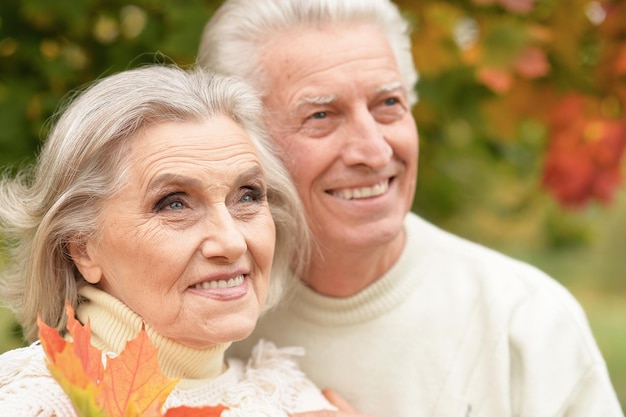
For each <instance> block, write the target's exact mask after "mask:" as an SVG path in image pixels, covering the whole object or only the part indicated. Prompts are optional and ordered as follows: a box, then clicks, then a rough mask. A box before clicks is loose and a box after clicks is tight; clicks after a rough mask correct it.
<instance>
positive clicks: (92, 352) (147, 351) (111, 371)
mask: <svg viewBox="0 0 626 417" xmlns="http://www.w3.org/2000/svg"><path fill="white" fill-rule="evenodd" d="M66 312H67V315H68V325H67V327H68V331H69V334H70V336H71V339H72V341H67V340H65V339H63V338H62V337H61V336H60V335H59V333H58V332H57V331H56V330H55V329H52V328H51V327H49V326H48V325H47V324H45V323H44V322H43V321H42V320H41V319H38V322H37V323H38V325H39V339H40V340H41V345H42V347H43V350H44V352H45V353H46V356H47V358H48V363H47V365H48V369H49V370H50V373H51V374H52V376H53V377H54V378H55V379H56V380H57V381H58V382H59V384H60V385H61V387H62V388H63V390H64V391H65V393H66V394H67V395H68V397H69V398H70V399H71V401H72V404H73V405H74V409H75V410H76V413H77V414H78V416H80V417H164V416H166V417H181V416H187V417H219V416H220V415H221V413H222V411H223V410H226V409H227V407H224V406H221V405H219V406H209V407H198V408H190V407H176V408H171V409H169V410H167V413H166V414H165V415H164V414H163V413H162V412H161V409H162V407H163V404H165V400H166V399H167V396H168V395H169V394H170V392H171V391H172V390H173V389H174V386H175V385H176V384H177V383H178V379H175V378H168V377H166V376H165V375H164V374H163V373H162V372H161V370H160V369H159V363H158V355H157V350H156V348H155V347H154V346H153V345H152V343H150V340H149V339H148V335H147V334H146V331H145V330H144V329H142V330H141V332H140V333H139V335H138V336H137V338H136V339H134V340H131V341H129V342H128V343H127V344H126V346H125V348H124V350H122V352H120V354H119V355H118V356H116V357H114V358H109V357H106V356H103V354H102V351H100V350H99V349H97V348H96V347H94V346H93V345H92V344H91V326H90V323H89V322H87V324H86V325H85V326H83V325H82V324H81V323H79V322H78V320H76V319H75V318H74V310H73V309H72V307H71V306H70V305H69V303H66ZM105 359H106V365H105V363H104V362H103V360H105Z"/></svg>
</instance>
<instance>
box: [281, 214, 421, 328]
mask: <svg viewBox="0 0 626 417" xmlns="http://www.w3.org/2000/svg"><path fill="white" fill-rule="evenodd" d="M424 224H425V222H424V221H423V220H422V219H420V218H419V217H417V216H416V215H414V214H412V213H409V215H408V216H407V218H406V220H405V230H406V233H407V237H406V242H405V245H404V248H403V250H402V253H401V255H400V258H399V259H398V261H397V262H396V263H395V264H394V265H393V267H392V268H391V269H390V270H389V271H387V273H386V274H385V275H383V276H382V277H380V278H379V279H378V280H376V281H374V282H373V283H372V284H371V285H369V286H368V287H366V288H365V289H363V290H362V291H360V292H359V293H357V294H355V295H353V296H351V297H342V298H336V297H328V296H325V295H321V294H319V293H317V292H315V291H313V290H312V289H311V288H309V287H308V286H306V285H305V284H303V283H302V282H301V281H299V280H298V282H297V284H296V285H295V289H294V294H293V298H291V297H290V298H289V300H293V302H290V301H287V306H288V307H287V308H288V309H289V311H290V312H292V313H294V314H296V315H298V316H300V317H302V318H304V319H305V320H307V321H310V322H313V323H317V324H319V325H322V326H333V325H335V326H338V325H348V324H355V323H359V322H364V321H367V320H371V319H373V318H375V317H378V316H380V315H381V314H384V313H386V312H388V311H390V310H392V309H393V308H395V307H397V306H398V304H400V303H402V302H403V301H405V300H406V299H407V298H408V297H409V296H410V294H411V293H412V292H413V290H414V289H415V288H416V287H417V286H418V285H419V284H420V279H419V275H418V274H417V273H416V272H415V271H416V270H418V269H419V268H420V266H421V265H420V264H421V262H420V261H419V260H418V259H416V257H415V254H416V253H419V251H423V250H424V245H427V244H428V243H427V238H426V237H425V236H421V235H420V234H419V233H416V232H415V231H416V229H417V228H418V227H421V226H422V225H424ZM421 228H422V229H423V227H421Z"/></svg>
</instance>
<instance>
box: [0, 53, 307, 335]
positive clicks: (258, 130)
mask: <svg viewBox="0 0 626 417" xmlns="http://www.w3.org/2000/svg"><path fill="white" fill-rule="evenodd" d="M59 114H61V116H60V118H59V119H58V122H57V123H56V124H55V126H54V127H53V129H52V131H51V133H50V135H49V137H48V139H47V141H46V142H45V144H44V146H43V148H42V150H41V153H40V154H39V156H38V160H37V163H36V164H35V165H34V166H33V167H32V168H31V169H29V170H27V171H23V172H22V173H20V174H18V175H17V176H16V177H13V178H11V177H10V176H9V175H4V176H3V178H2V179H0V236H1V237H2V239H3V243H4V245H5V249H6V255H7V256H6V258H5V260H6V262H5V263H6V265H5V266H4V268H3V269H2V271H1V275H0V291H1V292H2V296H3V300H4V302H5V304H6V306H8V307H9V308H10V309H12V310H13V311H14V312H15V315H16V318H17V320H18V322H19V323H20V324H21V326H22V328H23V330H24V337H25V339H26V340H27V341H33V340H35V339H36V338H37V315H40V317H41V318H42V320H43V321H44V322H45V323H47V324H48V325H50V326H53V327H56V328H57V329H59V330H63V329H64V328H65V325H66V317H65V301H66V300H68V301H69V302H70V304H71V305H72V306H73V307H74V308H76V307H77V304H78V302H79V298H78V288H79V287H80V286H82V285H86V282H85V281H84V280H83V279H82V277H81V275H80V273H79V272H78V270H77V269H76V267H75V265H74V263H73V262H72V260H71V258H70V256H69V253H68V243H69V242H71V241H75V242H78V243H80V242H81V241H84V240H85V239H86V238H88V237H90V236H97V234H98V233H99V227H102V226H101V225H100V224H99V212H100V210H101V207H102V205H103V203H104V201H105V200H106V199H107V198H108V197H109V196H111V195H113V194H114V193H115V192H116V190H118V189H119V188H120V186H121V184H122V183H123V181H124V171H125V169H126V167H125V163H124V161H125V159H124V150H125V149H126V146H125V145H124V144H125V143H127V141H128V140H131V139H132V138H133V137H134V136H135V135H137V134H138V133H139V132H141V131H142V129H145V128H147V127H149V126H153V125H155V124H158V123H163V122H186V121H200V120H205V119H208V118H211V117H213V116H216V115H225V116H227V117H229V118H231V119H232V120H233V121H235V122H236V123H237V124H238V125H240V126H241V127H242V128H243V129H244V130H245V131H247V133H248V134H249V135H250V137H251V139H252V142H253V144H254V146H255V147H256V149H257V152H258V154H259V158H260V161H261V165H262V167H263V170H264V173H265V178H266V182H267V187H268V189H267V196H268V202H269V206H270V210H271V213H272V217H273V219H274V222H275V224H276V250H275V254H274V264H273V271H272V280H271V284H270V294H269V298H268V306H269V305H272V304H273V303H275V302H276V301H277V300H278V299H279V297H280V295H281V294H282V292H283V289H284V287H285V285H287V283H288V282H291V281H292V278H291V276H292V275H291V274H292V273H293V272H296V273H299V272H300V271H301V268H303V267H304V265H305V262H306V258H307V256H308V246H307V242H308V241H309V239H308V231H307V229H306V220H305V218H304V214H303V210H302V207H301V204H300V200H299V199H298V194H297V192H296V190H295V188H294V186H293V185H292V183H291V181H290V179H289V176H288V174H287V171H286V170H285V168H284V167H283V165H282V164H281V163H280V162H279V159H278V158H277V157H276V155H275V152H274V150H273V149H272V145H271V142H270V141H269V140H268V138H267V136H266V134H265V131H264V129H263V127H262V122H261V101H260V99H259V97H258V96H257V94H256V93H255V92H254V90H252V89H251V88H250V87H249V86H247V85H246V84H244V83H242V82H239V81H236V80H234V79H232V78H228V77H225V76H221V75H217V74H213V73H209V72H207V71H205V70H200V69H196V70H190V71H185V70H182V69H179V68H176V67H173V66H161V65H158V66H157V65H154V66H147V67H143V68H139V69H134V70H128V71H125V72H121V73H118V74H115V75H112V76H109V77H107V78H104V79H102V80H100V81H97V82H95V83H94V84H93V85H92V86H90V87H89V88H88V89H87V90H86V91H85V92H83V93H82V94H78V95H77V98H76V99H75V100H72V101H71V102H70V103H69V105H68V106H67V107H66V108H65V109H61V110H60V112H59ZM296 248H297V249H296ZM292 269H293V272H292Z"/></svg>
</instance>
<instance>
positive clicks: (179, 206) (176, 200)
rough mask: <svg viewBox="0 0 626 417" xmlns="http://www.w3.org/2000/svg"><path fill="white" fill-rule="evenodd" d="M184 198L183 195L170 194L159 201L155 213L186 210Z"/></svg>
mask: <svg viewBox="0 0 626 417" xmlns="http://www.w3.org/2000/svg"><path fill="white" fill-rule="evenodd" d="M183 200H184V198H183V194H182V193H173V194H168V195H167V196H165V197H163V198H162V199H161V200H159V201H158V202H157V203H156V205H155V207H154V209H155V211H163V210H172V211H176V210H183V209H184V208H185V203H184V201H183Z"/></svg>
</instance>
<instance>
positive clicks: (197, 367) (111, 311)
mask: <svg viewBox="0 0 626 417" xmlns="http://www.w3.org/2000/svg"><path fill="white" fill-rule="evenodd" d="M79 294H80V295H81V296H82V297H84V298H86V301H85V302H83V303H81V304H79V306H78V308H77V309H76V316H77V318H78V320H79V321H80V322H81V323H83V324H85V323H87V320H90V321H91V343H92V344H93V345H94V346H95V347H97V348H98V349H100V350H102V351H103V352H114V353H116V354H118V353H119V352H121V351H122V350H123V349H124V346H125V345H126V342H127V341H129V340H132V339H134V338H136V337H137V336H138V335H139V332H140V331H141V328H142V326H144V327H145V329H146V333H147V334H148V338H149V339H150V341H151V342H152V344H153V345H154V346H155V347H156V348H157V351H158V355H159V365H160V367H161V371H162V372H163V373H164V374H165V375H167V376H168V377H170V378H181V382H180V383H179V387H181V385H183V386H186V387H192V386H194V385H196V383H197V382H199V380H205V379H211V378H215V377H217V376H218V375H220V374H222V373H223V372H224V371H225V361H224V351H225V350H226V349H227V348H228V347H229V346H230V343H226V344H220V345H216V346H212V347H210V348H207V349H195V348H192V347H189V346H185V345H182V344H180V343H178V342H176V341H174V340H172V339H168V338H166V337H163V336H161V335H160V334H158V333H157V332H156V331H155V330H154V328H152V327H150V326H149V325H148V324H147V323H144V321H143V319H142V318H141V317H140V316H139V315H137V314H136V313H135V312H134V311H132V310H131V309H130V308H128V307H127V306H126V305H125V304H124V303H122V302H121V301H120V300H118V299H117V298H115V297H113V296H111V295H109V294H107V293H106V292H104V291H102V290H99V289H97V288H96V287H94V286H92V285H88V286H85V287H83V288H81V289H80V291H79Z"/></svg>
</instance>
